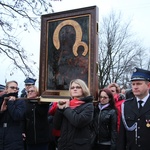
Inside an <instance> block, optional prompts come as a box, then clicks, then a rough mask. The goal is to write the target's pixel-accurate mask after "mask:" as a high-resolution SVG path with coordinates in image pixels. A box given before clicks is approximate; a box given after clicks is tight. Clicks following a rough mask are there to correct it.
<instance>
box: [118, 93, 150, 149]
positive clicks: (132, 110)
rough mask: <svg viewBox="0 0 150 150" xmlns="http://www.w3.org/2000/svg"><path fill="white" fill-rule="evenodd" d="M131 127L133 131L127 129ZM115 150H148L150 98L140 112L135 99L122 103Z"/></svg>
mask: <svg viewBox="0 0 150 150" xmlns="http://www.w3.org/2000/svg"><path fill="white" fill-rule="evenodd" d="M123 118H124V119H123ZM123 120H125V122H126V125H124V124H123V122H124V121H123ZM136 123H137V125H136ZM148 124H149V125H148ZM132 125H134V127H133V129H134V128H135V129H134V130H133V131H130V129H131V128H128V129H127V127H131V126H132ZM117 150H150V96H149V98H148V99H147V101H146V103H145V105H144V106H143V108H142V110H141V111H140V112H139V110H138V104H137V100H136V98H132V99H130V100H127V101H125V102H124V117H122V119H121V126H120V132H119V137H118V144H117Z"/></svg>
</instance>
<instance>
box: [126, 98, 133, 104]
mask: <svg viewBox="0 0 150 150" xmlns="http://www.w3.org/2000/svg"><path fill="white" fill-rule="evenodd" d="M133 101H134V97H131V98H128V99H126V100H125V101H124V103H125V104H128V103H132V102H133Z"/></svg>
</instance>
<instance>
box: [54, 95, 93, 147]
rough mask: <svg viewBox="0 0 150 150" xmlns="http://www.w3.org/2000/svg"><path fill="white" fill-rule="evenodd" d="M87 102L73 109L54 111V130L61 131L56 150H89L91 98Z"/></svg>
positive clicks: (91, 112) (91, 117)
mask: <svg viewBox="0 0 150 150" xmlns="http://www.w3.org/2000/svg"><path fill="white" fill-rule="evenodd" d="M86 100H87V99H86V98H85V101H86ZM88 100H90V101H88ZM88 100H87V101H88V102H85V103H84V104H81V105H80V106H78V107H76V108H74V109H72V108H70V107H68V108H66V109H64V110H60V109H57V110H56V113H55V115H54V128H55V129H60V130H61V135H60V138H59V139H58V150H91V144H90V143H91V131H90V122H91V121H92V119H93V112H94V106H93V103H92V100H93V97H91V98H90V97H89V98H88Z"/></svg>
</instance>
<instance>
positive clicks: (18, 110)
mask: <svg viewBox="0 0 150 150" xmlns="http://www.w3.org/2000/svg"><path fill="white" fill-rule="evenodd" d="M18 90H19V89H18V83H17V82H16V81H9V82H7V83H6V94H4V95H2V96H1V97H0V150H24V145H23V137H22V127H21V123H22V119H23V118H24V114H25V110H26V108H25V101H24V100H18V99H16V98H17V94H18Z"/></svg>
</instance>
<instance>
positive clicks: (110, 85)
mask: <svg viewBox="0 0 150 150" xmlns="http://www.w3.org/2000/svg"><path fill="white" fill-rule="evenodd" d="M111 87H115V88H116V92H117V93H120V88H119V85H118V84H117V83H110V84H109V85H108V88H111Z"/></svg>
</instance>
